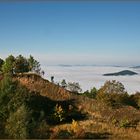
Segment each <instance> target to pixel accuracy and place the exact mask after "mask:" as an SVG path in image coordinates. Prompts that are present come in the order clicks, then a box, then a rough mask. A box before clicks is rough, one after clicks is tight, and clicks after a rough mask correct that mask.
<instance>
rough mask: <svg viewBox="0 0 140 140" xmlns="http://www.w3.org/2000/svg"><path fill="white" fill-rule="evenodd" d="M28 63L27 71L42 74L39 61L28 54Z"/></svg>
mask: <svg viewBox="0 0 140 140" xmlns="http://www.w3.org/2000/svg"><path fill="white" fill-rule="evenodd" d="M28 63H29V71H31V72H35V73H38V74H41V73H42V75H44V74H43V73H44V72H43V71H42V72H41V68H40V63H39V62H38V61H37V60H35V59H34V57H33V56H32V55H30V57H29V59H28Z"/></svg>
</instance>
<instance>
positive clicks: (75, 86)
mask: <svg viewBox="0 0 140 140" xmlns="http://www.w3.org/2000/svg"><path fill="white" fill-rule="evenodd" d="M67 88H68V90H70V91H71V92H75V93H78V92H81V91H82V89H81V87H80V85H79V83H76V82H73V83H72V82H69V83H68V86H67Z"/></svg>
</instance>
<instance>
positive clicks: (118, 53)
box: [0, 1, 140, 65]
mask: <svg viewBox="0 0 140 140" xmlns="http://www.w3.org/2000/svg"><path fill="white" fill-rule="evenodd" d="M139 52H140V2H136V1H135V2H126V1H124V2H109V1H108V2H107V1H106V2H101V1H100V2H97V1H93V2H89V1H88V2H86V1H84V2H78V1H77V2H63V1H61V2H50V1H48V2H47V1H46V2H39V1H38V2H31V1H30V2H9V3H8V2H7V3H6V2H5V3H4V2H1V3H0V57H1V58H5V57H7V56H8V55H10V54H13V55H19V54H22V55H24V56H29V55H30V54H31V55H33V56H34V57H35V58H36V59H38V60H39V61H40V62H41V64H43V65H56V64H70V65H71V64H87V65H90V64H92V65H94V64H95V65H140V62H139V60H140V55H139Z"/></svg>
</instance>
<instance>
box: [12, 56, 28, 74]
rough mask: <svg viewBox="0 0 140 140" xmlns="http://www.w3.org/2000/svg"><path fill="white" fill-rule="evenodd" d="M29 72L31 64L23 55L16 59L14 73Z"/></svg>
mask: <svg viewBox="0 0 140 140" xmlns="http://www.w3.org/2000/svg"><path fill="white" fill-rule="evenodd" d="M28 71H29V63H28V61H27V59H26V58H24V57H23V56H22V55H19V56H17V57H16V59H15V62H14V73H23V72H28Z"/></svg>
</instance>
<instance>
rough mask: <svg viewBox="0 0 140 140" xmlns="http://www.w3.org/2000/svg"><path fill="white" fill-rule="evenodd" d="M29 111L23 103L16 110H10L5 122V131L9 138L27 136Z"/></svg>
mask: <svg viewBox="0 0 140 140" xmlns="http://www.w3.org/2000/svg"><path fill="white" fill-rule="evenodd" d="M30 117H31V116H30V113H29V111H28V109H27V108H26V107H25V105H21V106H20V107H19V108H18V109H17V111H16V112H12V113H10V115H9V118H8V119H7V122H6V126H5V129H6V133H7V134H8V135H9V137H10V138H17V139H25V138H28V137H29V130H28V129H29V127H28V126H29V118H30Z"/></svg>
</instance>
